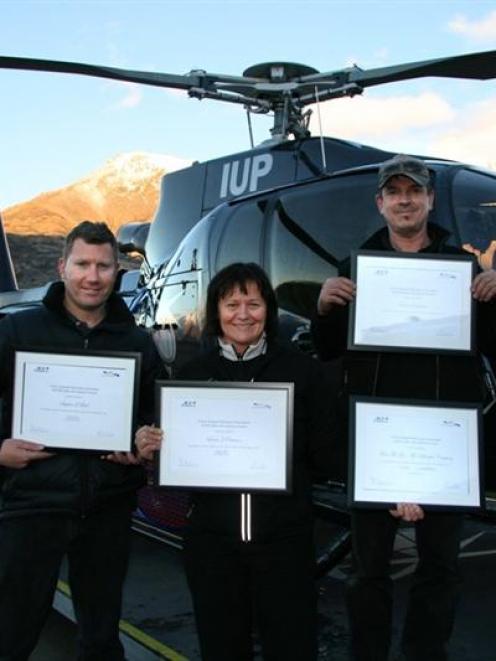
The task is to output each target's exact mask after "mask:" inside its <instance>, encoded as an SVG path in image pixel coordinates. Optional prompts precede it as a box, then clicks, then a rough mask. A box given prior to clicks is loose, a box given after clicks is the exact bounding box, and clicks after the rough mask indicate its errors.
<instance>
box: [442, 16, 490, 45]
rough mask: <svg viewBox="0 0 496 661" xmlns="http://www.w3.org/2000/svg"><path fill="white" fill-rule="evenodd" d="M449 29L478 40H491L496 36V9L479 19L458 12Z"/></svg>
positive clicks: (449, 24)
mask: <svg viewBox="0 0 496 661" xmlns="http://www.w3.org/2000/svg"><path fill="white" fill-rule="evenodd" d="M448 29H449V30H450V31H451V32H454V33H455V34H461V35H463V36H465V37H470V38H471V39H475V40H476V41H491V40H493V39H495V38H496V10H494V11H492V12H490V13H489V14H488V15H487V16H486V17H485V18H482V19H481V20H479V21H470V20H469V19H468V18H467V17H466V16H464V15H463V14H457V15H456V16H455V17H454V18H453V19H452V20H451V21H450V22H449V23H448Z"/></svg>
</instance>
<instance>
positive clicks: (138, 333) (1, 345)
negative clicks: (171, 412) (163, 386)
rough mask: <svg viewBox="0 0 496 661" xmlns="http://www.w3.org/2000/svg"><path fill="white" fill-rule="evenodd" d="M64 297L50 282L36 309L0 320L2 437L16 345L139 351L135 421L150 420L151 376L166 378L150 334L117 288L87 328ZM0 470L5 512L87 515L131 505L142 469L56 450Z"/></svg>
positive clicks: (0, 508) (0, 506) (6, 430)
mask: <svg viewBox="0 0 496 661" xmlns="http://www.w3.org/2000/svg"><path fill="white" fill-rule="evenodd" d="M63 297H64V286H63V284H62V283H61V282H57V283H54V284H53V285H52V286H51V287H50V289H49V291H48V292H47V295H46V296H45V298H44V300H43V305H42V306H41V307H39V308H34V309H31V310H26V311H23V312H19V313H17V314H13V315H9V316H7V317H5V318H4V319H3V320H2V321H1V322H0V396H1V397H2V399H3V404H4V407H3V424H2V427H3V428H2V435H1V439H2V440H3V439H5V438H8V437H9V436H10V426H11V420H10V417H11V405H12V383H13V357H14V351H13V349H14V348H17V349H23V348H25V349H28V348H29V349H39V350H42V349H48V348H49V349H53V350H54V351H57V350H61V351H62V350H64V349H70V350H80V351H81V352H84V351H85V350H88V351H92V350H95V351H131V352H139V353H141V356H142V362H141V383H140V391H139V395H140V399H139V407H138V422H139V423H145V422H151V421H152V420H153V419H154V381H155V379H157V378H164V370H163V366H162V362H161V360H160V357H159V355H158V353H157V351H156V349H155V346H154V343H153V340H152V338H151V336H150V335H149V334H148V333H147V332H146V331H144V330H142V329H139V328H137V326H136V324H135V322H134V318H133V316H132V315H131V313H130V312H129V310H128V309H127V307H126V306H125V304H124V303H123V301H122V300H121V299H120V298H119V297H118V296H117V295H116V294H112V295H111V297H110V298H109V300H108V302H107V314H106V317H105V319H104V320H103V321H102V322H101V323H100V324H98V325H97V326H96V327H94V328H91V329H89V328H87V327H85V326H84V324H80V323H77V322H76V321H75V320H73V319H72V318H71V317H70V316H68V315H67V313H66V311H65V308H64V306H63ZM0 442H1V441H0ZM0 470H1V471H2V473H1V495H0V516H2V517H4V516H11V515H21V514H33V513H37V512H54V511H59V512H73V513H78V514H84V513H86V512H88V511H91V510H92V509H94V508H98V507H101V506H102V505H124V506H129V507H132V506H134V502H135V493H136V489H137V488H138V487H139V486H141V485H142V484H143V483H144V475H143V471H142V469H141V467H139V466H138V467H135V466H122V465H119V464H115V463H111V462H108V461H105V460H102V459H100V457H99V454H97V453H91V452H72V453H67V452H65V453H64V452H57V453H56V454H55V456H54V457H52V458H50V459H45V460H41V461H34V462H32V463H31V464H29V465H28V466H27V467H26V468H23V469H17V470H14V469H7V468H3V469H0Z"/></svg>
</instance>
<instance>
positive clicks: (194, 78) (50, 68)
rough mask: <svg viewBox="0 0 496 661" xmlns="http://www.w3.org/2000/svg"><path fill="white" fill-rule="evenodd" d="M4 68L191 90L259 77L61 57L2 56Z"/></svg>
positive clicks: (212, 88) (1, 61)
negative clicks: (160, 69)
mask: <svg viewBox="0 0 496 661" xmlns="http://www.w3.org/2000/svg"><path fill="white" fill-rule="evenodd" d="M0 69H18V70H27V71H47V72H52V73H68V74H77V75H82V76H92V77H96V78H110V79H111V80H119V81H123V82H130V83H141V84H143V85H152V86H155V87H170V88H173V89H183V90H189V89H191V88H195V87H196V88H199V87H201V88H203V89H211V90H215V83H216V82H217V81H224V82H225V83H233V84H237V83H244V84H246V83H248V84H249V83H251V82H257V80H256V79H253V80H252V79H247V78H243V77H239V76H224V75H218V74H208V73H207V72H205V71H202V70H196V71H191V72H190V73H188V74H186V75H178V74H169V73H159V72H154V71H135V70H132V69H120V68H116V67H107V66H100V65H95V64H84V63H80V62H63V61H60V60H40V59H33V58H29V57H8V56H0Z"/></svg>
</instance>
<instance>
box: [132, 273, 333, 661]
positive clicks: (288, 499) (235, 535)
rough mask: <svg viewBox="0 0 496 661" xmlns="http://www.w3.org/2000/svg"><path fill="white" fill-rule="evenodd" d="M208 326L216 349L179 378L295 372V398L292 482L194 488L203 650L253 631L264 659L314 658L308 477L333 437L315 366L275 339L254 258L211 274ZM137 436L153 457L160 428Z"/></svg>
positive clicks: (324, 458)
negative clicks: (242, 488) (274, 487)
mask: <svg viewBox="0 0 496 661" xmlns="http://www.w3.org/2000/svg"><path fill="white" fill-rule="evenodd" d="M205 332H206V334H207V335H208V336H210V337H211V338H215V343H214V344H215V346H214V348H213V349H210V350H207V351H206V352H205V353H204V354H203V355H201V356H200V357H198V358H196V359H194V360H192V361H191V362H190V363H188V364H187V365H185V366H184V367H183V368H182V369H181V371H180V373H179V374H178V377H179V378H181V379H188V380H214V381H255V382H257V381H260V382H264V381H265V382H293V383H294V386H295V398H294V427H293V466H292V475H293V486H292V491H291V493H289V494H281V493H277V492H264V493H255V494H252V493H244V492H238V493H236V492H226V491H222V492H221V491H217V492H216V491H213V490H210V491H197V492H195V493H194V494H193V495H192V506H191V512H190V516H189V524H188V527H187V531H186V534H185V550H184V553H185V564H186V573H187V578H188V583H189V587H190V589H191V594H192V597H193V605H194V611H195V618H196V624H197V628H198V635H199V639H200V648H201V653H202V659H204V661H249V660H251V659H252V658H253V654H254V652H253V639H252V633H253V631H254V630H256V631H257V632H258V636H259V641H260V645H261V649H262V655H263V658H264V659H265V660H266V661H276V660H277V661H282V660H284V661H291V660H293V661H313V660H314V659H316V658H317V626H316V620H317V616H316V589H315V583H314V573H315V551H314V545H313V517H312V499H311V485H312V480H313V479H315V477H326V476H327V475H328V474H329V473H330V464H331V446H332V439H331V436H332V432H331V414H330V396H329V395H328V392H327V391H326V389H325V387H324V385H323V384H324V383H325V380H324V379H323V378H322V373H321V367H320V365H319V363H318V362H317V361H315V360H314V359H312V358H310V357H309V356H306V355H305V354H303V353H301V352H299V351H298V350H296V349H295V348H293V347H291V346H286V345H284V344H283V343H281V342H279V341H278V339H277V302H276V298H275V294H274V290H273V289H272V286H271V284H270V282H269V279H268V278H267V275H266V274H265V272H264V271H263V270H262V269H261V268H260V267H259V266H258V265H257V264H242V263H236V264H231V265H229V266H226V267H225V268H224V269H222V270H221V271H220V272H219V273H217V275H216V276H215V277H214V278H213V279H212V281H211V283H210V285H209V288H208V293H207V305H206V323H205ZM165 434H167V431H165ZM165 442H166V441H165ZM137 445H138V448H139V451H140V454H141V456H143V457H144V458H147V459H149V458H151V457H152V455H153V452H154V451H155V450H156V449H158V447H159V446H160V432H157V430H155V431H153V429H152V428H149V427H146V428H142V429H141V430H140V432H139V433H138V435H137Z"/></svg>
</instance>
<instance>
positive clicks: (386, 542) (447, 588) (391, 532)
mask: <svg viewBox="0 0 496 661" xmlns="http://www.w3.org/2000/svg"><path fill="white" fill-rule="evenodd" d="M462 525H463V519H462V516H461V515H459V514H453V513H438V512H427V513H426V515H425V519H424V520H422V521H419V522H417V523H416V524H415V533H416V542H417V552H418V557H419V559H418V564H417V567H416V569H415V573H414V575H413V582H412V585H411V589H410V595H409V601H408V606H407V613H406V619H405V624H404V628H403V636H402V652H403V654H404V655H405V658H406V659H407V660H408V661H446V659H447V658H448V656H447V643H448V641H449V638H450V636H451V632H452V629H453V623H454V616H455V608H456V603H457V599H458V592H459V584H460V578H459V574H458V552H459V547H460V538H461V530H462ZM397 528H398V521H397V519H394V518H393V517H392V516H391V515H390V514H389V513H388V512H386V511H382V510H381V511H363V510H362V511H359V510H355V511H354V512H353V513H352V534H353V563H354V571H353V574H352V577H351V579H350V581H349V585H348V593H347V601H348V611H349V616H350V626H351V637H352V646H353V655H354V658H355V659H356V660H357V661H386V660H387V658H388V654H389V648H390V643H391V621H392V607H393V582H392V579H391V578H390V575H389V571H390V561H391V557H392V554H393V545H394V538H395V535H396V531H397Z"/></svg>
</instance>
